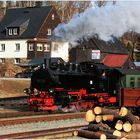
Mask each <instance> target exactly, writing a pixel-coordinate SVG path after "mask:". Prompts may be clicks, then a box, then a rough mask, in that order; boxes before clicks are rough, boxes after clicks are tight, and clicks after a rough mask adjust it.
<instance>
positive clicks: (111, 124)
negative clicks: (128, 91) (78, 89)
mask: <svg viewBox="0 0 140 140" xmlns="http://www.w3.org/2000/svg"><path fill="white" fill-rule="evenodd" d="M85 119H86V121H87V122H89V125H88V128H85V129H83V130H78V131H75V132H74V135H76V136H80V137H85V138H90V139H103V140H104V139H140V120H139V117H138V116H134V115H133V114H132V113H131V112H130V111H129V110H128V109H127V108H126V107H121V108H120V109H107V108H103V107H102V108H101V107H95V108H94V109H93V110H88V111H87V112H86V116H85Z"/></svg>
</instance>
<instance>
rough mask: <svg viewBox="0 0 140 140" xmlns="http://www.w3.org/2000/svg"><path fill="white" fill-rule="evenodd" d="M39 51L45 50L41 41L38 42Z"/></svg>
mask: <svg viewBox="0 0 140 140" xmlns="http://www.w3.org/2000/svg"><path fill="white" fill-rule="evenodd" d="M37 51H43V44H41V43H38V44H37Z"/></svg>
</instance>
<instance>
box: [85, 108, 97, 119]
mask: <svg viewBox="0 0 140 140" xmlns="http://www.w3.org/2000/svg"><path fill="white" fill-rule="evenodd" d="M85 118H86V121H87V122H93V121H94V120H95V114H94V113H93V110H88V111H87V112H86V117H85Z"/></svg>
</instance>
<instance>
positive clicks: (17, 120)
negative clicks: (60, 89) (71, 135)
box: [0, 112, 85, 126]
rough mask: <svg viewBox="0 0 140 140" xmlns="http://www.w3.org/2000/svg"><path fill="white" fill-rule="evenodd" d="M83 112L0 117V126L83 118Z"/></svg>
mask: <svg viewBox="0 0 140 140" xmlns="http://www.w3.org/2000/svg"><path fill="white" fill-rule="evenodd" d="M84 117H85V112H80V113H67V114H53V115H41V116H40V115H36V116H30V117H29V116H28V117H25V116H24V117H18V118H10V119H9V118H7V119H0V126H8V125H17V124H25V123H35V122H43V121H44V122H45V121H54V120H66V119H76V118H84Z"/></svg>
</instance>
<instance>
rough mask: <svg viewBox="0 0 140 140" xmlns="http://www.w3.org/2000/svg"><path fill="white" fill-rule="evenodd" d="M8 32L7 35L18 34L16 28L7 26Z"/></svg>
mask: <svg viewBox="0 0 140 140" xmlns="http://www.w3.org/2000/svg"><path fill="white" fill-rule="evenodd" d="M8 34H9V35H18V28H9V29H8Z"/></svg>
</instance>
